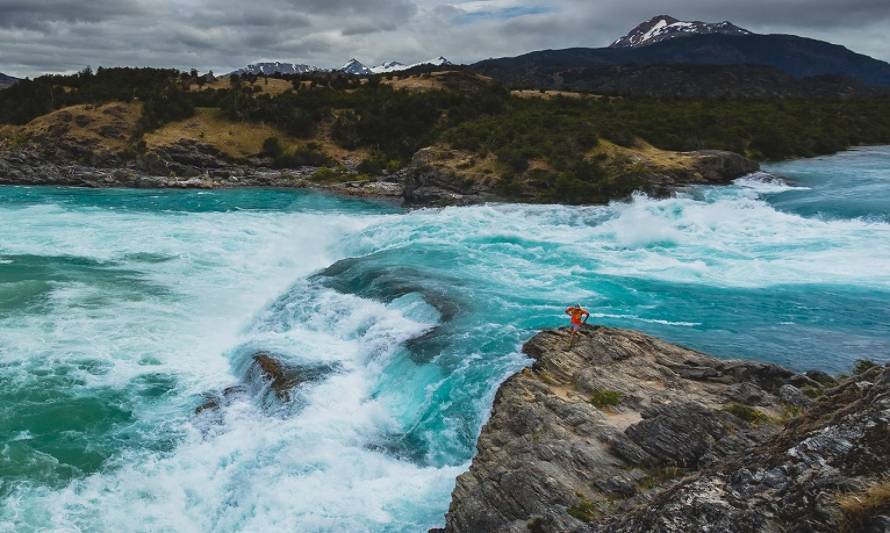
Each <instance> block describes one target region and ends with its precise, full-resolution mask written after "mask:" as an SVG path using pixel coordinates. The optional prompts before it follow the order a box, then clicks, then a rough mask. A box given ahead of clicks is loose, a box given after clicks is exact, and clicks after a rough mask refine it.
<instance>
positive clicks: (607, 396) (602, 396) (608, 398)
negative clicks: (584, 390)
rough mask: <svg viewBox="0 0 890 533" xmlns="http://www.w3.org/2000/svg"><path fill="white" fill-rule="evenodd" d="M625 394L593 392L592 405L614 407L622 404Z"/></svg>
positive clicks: (612, 391) (606, 391)
mask: <svg viewBox="0 0 890 533" xmlns="http://www.w3.org/2000/svg"><path fill="white" fill-rule="evenodd" d="M622 398H624V394H623V393H621V392H618V391H615V390H609V389H601V390H596V391H593V394H592V395H591V396H590V403H592V404H593V405H595V406H596V407H599V408H603V407H612V406H616V405H618V404H619V403H621V400H622Z"/></svg>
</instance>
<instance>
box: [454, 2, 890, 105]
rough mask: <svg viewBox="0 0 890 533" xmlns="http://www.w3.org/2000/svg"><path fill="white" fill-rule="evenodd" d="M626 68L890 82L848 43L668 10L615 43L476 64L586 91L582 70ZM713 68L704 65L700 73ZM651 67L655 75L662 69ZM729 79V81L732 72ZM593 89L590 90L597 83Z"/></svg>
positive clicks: (522, 83)
mask: <svg viewBox="0 0 890 533" xmlns="http://www.w3.org/2000/svg"><path fill="white" fill-rule="evenodd" d="M671 21H675V22H671ZM619 65H627V66H630V65H635V66H637V67H642V66H646V65H661V69H660V71H661V72H662V74H665V73H666V72H667V71H673V72H672V73H671V77H672V78H674V79H679V78H677V71H678V69H680V66H689V65H700V66H706V65H710V66H714V68H717V67H719V68H720V69H721V70H722V72H723V73H727V72H729V71H731V70H733V68H735V67H739V69H737V70H739V75H738V76H736V77H740V76H741V69H740V67H741V66H748V67H750V66H751V65H759V66H762V67H767V68H771V69H775V70H776V71H778V72H777V73H776V74H774V75H772V76H770V78H771V81H770V83H773V82H776V81H777V80H778V79H779V78H781V76H780V74H783V75H785V76H786V77H787V76H790V77H791V78H795V79H797V80H800V79H804V78H811V77H823V76H841V77H844V78H848V79H849V80H850V82H851V83H852V84H853V85H856V84H860V85H862V86H871V87H890V64H888V63H885V62H884V61H879V60H877V59H874V58H871V57H868V56H865V55H862V54H857V53H855V52H852V51H850V50H848V49H847V48H844V47H843V46H839V45H835V44H830V43H827V42H824V41H817V40H815V39H807V38H804V37H797V36H794V35H759V34H755V33H751V32H749V31H747V30H744V29H742V28H739V27H738V26H735V25H733V24H732V23H728V22H727V23H715V24H712V23H703V22H681V21H677V20H676V19H674V18H672V17H667V16H664V15H663V16H659V17H655V18H654V19H650V20H648V21H646V22H644V23H643V24H641V25H639V26H637V27H636V28H634V29H633V30H631V32H630V33H628V34H627V35H625V36H623V37H621V38H620V39H618V40H616V41H615V42H614V43H613V45H612V46H610V47H608V48H569V49H565V50H543V51H538V52H531V53H528V54H524V55H521V56H517V57H507V58H500V59H489V60H486V61H481V62H479V63H476V64H475V65H472V66H471V68H473V69H474V70H476V71H477V72H480V73H482V74H486V75H488V76H491V77H493V78H495V79H498V80H500V81H502V82H504V83H506V84H508V85H511V86H516V87H533V88H565V89H583V88H585V87H584V85H583V84H581V85H579V84H576V83H573V81H572V80H573V79H575V80H577V79H578V77H579V76H578V74H579V73H581V74H584V73H585V72H587V73H588V74H590V73H591V72H593V73H594V74H595V73H596V72H611V73H612V74H615V73H616V72H620V71H621V69H614V68H611V70H610V69H607V68H606V67H616V66H619ZM683 68H684V69H685V71H684V72H681V73H680V74H681V76H682V77H684V78H685V79H686V80H687V83H696V76H695V74H696V71H694V70H689V69H688V68H686V67H683ZM706 70H707V69H706V68H702V69H698V71H697V72H698V73H704V72H705V71H706ZM638 71H639V70H637V72H638ZM651 72H652V73H653V74H654V73H655V71H654V70H653V71H651ZM599 75H600V74H597V76H599ZM581 77H582V78H583V77H584V76H581ZM722 78H723V79H727V80H729V79H731V78H732V76H723V77H722ZM637 81H638V82H639V83H643V84H647V85H649V86H650V88H651V89H652V92H658V85H659V84H660V81H659V79H658V78H657V77H654V78H652V79H648V80H647V79H638V80H637ZM790 81H791V82H793V83H792V84H793V85H795V86H796V87H795V88H794V90H793V91H792V92H796V91H798V89H799V88H800V86H799V84H798V83H796V82H795V80H790ZM594 85H596V84H594ZM718 89H719V88H718ZM586 90H590V89H589V87H588V88H587V89H586ZM703 90H704V89H703ZM643 92H647V93H648V92H650V91H643ZM721 92H722V89H721ZM805 92H806V91H805Z"/></svg>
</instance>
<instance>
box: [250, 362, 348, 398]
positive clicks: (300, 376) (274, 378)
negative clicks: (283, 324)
mask: <svg viewBox="0 0 890 533" xmlns="http://www.w3.org/2000/svg"><path fill="white" fill-rule="evenodd" d="M252 359H253V362H252V363H251V365H250V366H249V367H248V369H247V374H246V375H245V379H244V381H245V382H247V383H251V384H254V385H255V384H258V383H263V384H267V385H268V387H269V389H270V390H271V391H272V392H273V393H274V394H275V396H276V397H277V398H278V399H279V400H280V401H282V402H289V401H291V399H292V398H293V396H292V394H293V390H294V389H295V388H297V387H298V386H300V385H302V384H304V383H314V382H317V381H320V380H322V379H323V378H325V377H327V376H328V375H329V374H330V373H332V372H334V371H335V370H336V368H335V367H334V366H332V365H290V364H287V363H284V362H282V361H281V360H279V359H278V358H276V357H275V356H274V355H272V354H270V353H268V352H257V353H255V354H254V355H253V357H252Z"/></svg>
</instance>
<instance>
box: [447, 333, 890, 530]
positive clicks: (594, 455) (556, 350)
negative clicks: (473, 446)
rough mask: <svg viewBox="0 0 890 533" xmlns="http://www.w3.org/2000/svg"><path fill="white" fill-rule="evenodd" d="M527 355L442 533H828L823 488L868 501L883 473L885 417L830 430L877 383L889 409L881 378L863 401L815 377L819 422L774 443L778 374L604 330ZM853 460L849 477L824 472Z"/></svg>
mask: <svg viewBox="0 0 890 533" xmlns="http://www.w3.org/2000/svg"><path fill="white" fill-rule="evenodd" d="M524 350H525V352H526V353H527V354H528V355H530V356H531V357H533V358H534V359H535V363H534V365H533V366H532V367H531V368H527V369H525V370H523V371H521V372H519V373H517V374H515V375H514V376H512V377H511V378H509V379H508V380H507V381H506V382H505V383H504V384H503V385H502V386H501V388H500V389H499V390H498V393H497V395H496V398H495V402H494V406H493V408H492V413H491V418H490V419H489V421H488V423H487V424H486V425H485V427H484V428H483V430H482V433H481V435H480V436H479V441H478V444H477V450H478V453H477V456H476V457H475V458H474V460H473V463H472V465H471V467H470V469H469V470H468V471H467V472H466V473H464V474H462V475H461V476H459V477H458V479H457V483H456V486H455V489H454V492H453V494H452V502H451V506H450V508H449V511H448V513H447V515H446V526H445V531H449V532H476V531H492V532H498V531H509V532H520V531H523V532H524V531H547V532H550V531H597V532H600V531H602V532H606V531H677V532H680V531H797V530H799V531H803V530H807V531H810V530H824V531H830V530H834V529H836V528H837V527H838V524H839V522H837V520H840V519H839V518H837V516H840V513H839V512H836V511H837V502H836V501H835V500H833V499H831V497H829V496H827V494H828V493H827V492H825V491H826V490H828V487H833V488H832V489H831V490H847V491H849V490H862V488H863V487H864V486H865V485H866V484H867V483H868V481H869V480H870V479H872V478H875V479H876V478H877V476H878V475H879V474H881V473H883V472H887V471H888V470H887V466H886V465H887V461H888V458H890V453H888V452H890V448H888V445H887V444H886V441H887V439H886V438H884V439H883V440H882V441H881V442H884V444H878V442H879V441H880V439H878V440H874V435H875V434H876V433H874V432H872V433H871V435H872V437H871V439H873V441H874V443H873V444H869V443H868V442H872V441H869V440H868V437H866V434H867V430H866V429H865V428H867V427H873V428H874V431H875V432H881V431H883V432H884V433H883V434H884V435H885V437H886V436H887V435H888V433H887V432H886V430H887V427H886V426H887V419H888V418H890V411H888V410H887V406H886V405H885V406H883V407H881V406H880V405H883V404H880V402H877V403H875V400H868V402H869V405H870V409H871V410H870V411H868V413H870V414H867V413H866V411H867V410H862V409H857V411H855V412H851V414H850V416H851V417H852V418H856V420H857V421H856V422H855V424H854V425H855V426H856V427H857V428H858V429H856V430H853V429H850V428H846V427H844V428H841V427H837V428H835V429H831V427H830V425H827V424H828V423H827V419H826V418H825V416H829V417H831V416H836V414H837V413H836V412H834V411H832V409H839V408H840V407H842V406H847V405H849V402H848V401H847V400H850V399H851V398H852V397H853V392H851V391H853V389H855V390H857V391H875V390H876V389H877V387H876V386H875V383H876V381H877V379H878V374H879V373H881V375H882V376H884V377H882V378H881V379H884V380H885V381H886V382H887V387H886V389H887V390H884V393H883V394H884V397H883V398H884V400H881V401H884V402H885V403H886V402H890V371H886V372H885V371H884V369H880V370H881V372H877V371H875V372H873V375H871V374H870V375H869V378H868V380H867V381H868V383H869V384H870V385H861V386H859V385H855V383H854V384H852V385H851V384H849V383H848V384H842V385H840V386H835V387H834V388H830V387H832V386H834V385H835V382H834V381H833V379H832V378H831V377H830V376H827V375H824V376H823V375H819V377H820V378H823V379H824V380H825V385H824V386H825V387H826V388H825V389H820V391H824V392H823V396H822V398H820V399H819V400H818V401H817V402H816V403H815V404H813V405H812V406H811V407H810V408H809V410H808V411H806V413H814V414H812V415H809V414H805V415H804V416H803V417H801V418H796V419H792V421H791V422H790V423H789V424H788V426H787V427H784V428H783V424H782V420H785V419H786V418H787V416H788V413H790V412H797V410H799V407H797V406H794V405H792V404H789V403H788V402H785V401H783V400H782V399H781V397H780V396H779V392H780V390H782V389H783V388H784V390H785V391H787V390H788V388H787V387H790V386H791V385H790V383H789V380H790V379H793V378H794V377H795V376H797V374H794V373H793V372H791V371H789V370H787V369H784V368H781V367H779V366H776V365H770V364H764V363H756V362H747V361H737V360H721V359H715V358H711V357H708V356H705V355H703V354H700V353H698V352H694V351H691V350H688V349H685V348H682V347H679V346H674V345H671V344H668V343H665V342H662V341H659V340H657V339H654V338H652V337H648V336H646V335H643V334H641V333H637V332H632V331H622V330H615V329H610V328H604V327H587V328H585V329H583V330H582V331H581V333H580V335H579V338H578V339H577V340H576V342H575V345H574V347H573V349H569V335H568V332H567V331H565V330H554V331H544V332H542V333H540V334H538V335H536V336H535V337H534V338H533V339H532V340H530V341H529V342H528V343H527V344H526V346H525V347H524ZM885 374H886V375H885ZM857 379H861V378H857ZM855 381H857V380H853V382H855ZM850 387H853V389H851V388H850ZM857 387H858V388H857ZM842 390H845V391H847V392H844V393H841V391H842ZM860 400H862V401H865V400H864V399H862V398H860ZM871 404H875V405H871ZM879 404H880V405H879ZM820 409H824V410H825V411H822V412H820V413H818V414H816V412H817V411H819V410H820ZM882 409H883V414H880V413H881V412H882ZM859 414H861V415H862V416H859ZM808 416H809V418H808ZM863 417H864V418H863ZM870 424H871V425H870ZM803 427H806V428H807V429H806V430H805V431H801V428H803ZM795 428H796V429H795ZM866 441H867V442H866ZM804 443H806V444H805V445H804ZM792 450H793V451H792ZM861 453H866V457H868V458H869V459H867V460H863V459H864V458H861V459H860V460H859V462H858V465H859V466H858V469H859V470H858V473H856V472H854V471H853V470H852V469H847V470H844V469H843V468H840V463H838V462H832V460H831V459H830V457H831V456H836V455H838V454H842V455H844V456H846V457H852V456H854V455H858V454H861ZM795 458H796V459H795ZM789 461H790V462H800V463H803V464H805V465H806V468H804V469H800V468H796V467H792V466H791V465H790V464H789ZM824 461H827V463H826V462H824ZM851 464H852V463H851ZM731 465H734V466H731ZM805 470H806V472H805ZM801 476H802V477H801ZM812 476H815V477H812ZM827 480H832V481H827ZM808 483H809V485H808ZM798 488H801V490H798ZM831 494H832V495H833V494H834V493H831ZM832 497H833V496H832ZM820 498H821V499H820ZM817 504H818V505H820V506H822V507H823V508H824V509H823V510H826V511H825V513H827V514H825V515H824V516H832V517H835V518H833V520H835V522H830V521H825V520H827V519H826V518H825V517H824V516H823V515H822V514H818V513H817V512H816V511H814V510H813V506H814V505H817ZM653 509H657V510H653ZM828 511H831V512H828ZM819 512H820V513H821V512H822V511H819ZM832 513H833V514H832ZM817 514H818V516H819V517H821V518H813V516H816V515H817ZM879 514H880V513H879ZM798 523H806V524H808V527H809V528H810V529H799V528H797V526H796V524H798Z"/></svg>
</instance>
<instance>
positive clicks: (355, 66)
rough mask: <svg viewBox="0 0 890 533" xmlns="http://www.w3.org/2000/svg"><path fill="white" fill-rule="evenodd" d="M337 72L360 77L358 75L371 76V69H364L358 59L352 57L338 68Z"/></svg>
mask: <svg viewBox="0 0 890 533" xmlns="http://www.w3.org/2000/svg"><path fill="white" fill-rule="evenodd" d="M337 70H338V71H340V72H343V73H345V74H353V75H356V76H360V75H364V74H372V72H371V69H369V68H368V67H366V66H365V65H364V63H362V62H361V61H359V60H358V59H356V58H354V57H353V58H351V59H350V60H349V61H347V62H346V63H345V64H344V65H343V66H342V67H340V68H339V69H337Z"/></svg>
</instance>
